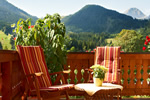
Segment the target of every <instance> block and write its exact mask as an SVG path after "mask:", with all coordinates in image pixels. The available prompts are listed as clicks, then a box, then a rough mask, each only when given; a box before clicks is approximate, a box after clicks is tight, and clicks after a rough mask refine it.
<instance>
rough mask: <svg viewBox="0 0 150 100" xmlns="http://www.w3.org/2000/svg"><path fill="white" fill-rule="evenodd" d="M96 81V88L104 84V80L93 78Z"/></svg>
mask: <svg viewBox="0 0 150 100" xmlns="http://www.w3.org/2000/svg"><path fill="white" fill-rule="evenodd" d="M93 80H94V84H95V86H102V83H103V81H104V80H103V79H100V78H93Z"/></svg>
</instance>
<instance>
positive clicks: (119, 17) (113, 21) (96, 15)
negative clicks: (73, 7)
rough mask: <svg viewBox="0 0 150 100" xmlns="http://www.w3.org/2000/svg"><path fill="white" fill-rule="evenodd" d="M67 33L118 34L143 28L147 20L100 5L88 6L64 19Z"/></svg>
mask: <svg viewBox="0 0 150 100" xmlns="http://www.w3.org/2000/svg"><path fill="white" fill-rule="evenodd" d="M62 21H63V22H64V23H65V25H66V29H67V31H72V32H94V33H101V32H108V33H118V32H120V31H121V30H122V29H136V28H140V27H143V26H144V25H145V24H146V23H147V20H137V19H133V18H132V17H130V16H127V15H125V14H121V13H118V12H117V11H114V10H109V9H106V8H104V7H102V6H99V5H86V6H85V7H83V8H82V9H81V10H79V11H78V12H76V13H74V14H73V15H69V16H66V17H64V18H63V19H62Z"/></svg>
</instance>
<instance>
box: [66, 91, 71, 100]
mask: <svg viewBox="0 0 150 100" xmlns="http://www.w3.org/2000/svg"><path fill="white" fill-rule="evenodd" d="M65 95H66V100H70V99H69V95H68V92H67V91H65Z"/></svg>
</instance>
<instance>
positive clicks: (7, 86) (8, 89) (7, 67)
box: [1, 61, 12, 100]
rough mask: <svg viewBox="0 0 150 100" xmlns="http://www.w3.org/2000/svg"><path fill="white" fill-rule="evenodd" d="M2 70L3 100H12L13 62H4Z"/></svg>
mask: <svg viewBox="0 0 150 100" xmlns="http://www.w3.org/2000/svg"><path fill="white" fill-rule="evenodd" d="M1 68H2V69H1V70H2V73H3V75H2V81H3V84H2V99H3V100H12V82H11V80H12V61H10V62H4V63H2V65H1Z"/></svg>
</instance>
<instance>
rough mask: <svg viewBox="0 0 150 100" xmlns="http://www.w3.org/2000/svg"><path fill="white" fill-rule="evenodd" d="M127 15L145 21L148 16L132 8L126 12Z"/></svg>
mask: <svg viewBox="0 0 150 100" xmlns="http://www.w3.org/2000/svg"><path fill="white" fill-rule="evenodd" d="M124 13H125V14H126V15H129V16H131V17H133V18H136V19H144V18H146V15H145V14H144V13H143V12H142V11H140V10H139V9H137V8H130V9H128V10H126V11H125V12H124Z"/></svg>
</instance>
